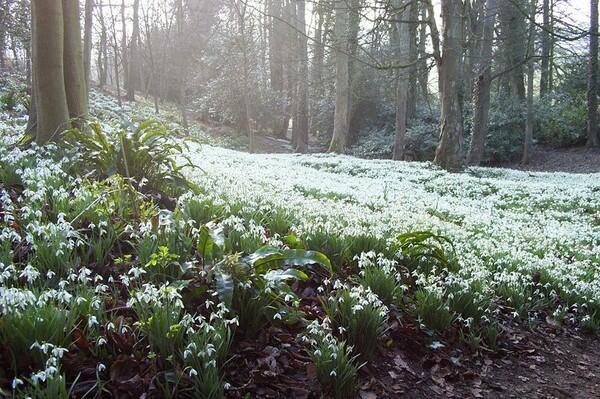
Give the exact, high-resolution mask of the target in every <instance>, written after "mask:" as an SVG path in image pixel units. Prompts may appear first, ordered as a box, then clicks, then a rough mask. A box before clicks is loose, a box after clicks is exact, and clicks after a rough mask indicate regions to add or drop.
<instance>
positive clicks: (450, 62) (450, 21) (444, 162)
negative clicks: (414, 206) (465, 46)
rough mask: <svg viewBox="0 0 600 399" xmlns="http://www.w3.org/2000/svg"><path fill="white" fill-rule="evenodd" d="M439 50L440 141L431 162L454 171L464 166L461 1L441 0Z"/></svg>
mask: <svg viewBox="0 0 600 399" xmlns="http://www.w3.org/2000/svg"><path fill="white" fill-rule="evenodd" d="M441 4H442V24H443V27H442V36H443V41H442V53H441V60H440V63H439V68H438V70H439V76H440V88H441V92H440V95H441V103H442V104H441V105H442V113H441V118H440V119H441V129H440V141H439V144H438V147H437V149H436V152H435V159H434V163H435V164H436V165H438V166H440V167H442V168H444V169H447V170H451V171H455V170H460V169H462V166H463V119H462V106H461V104H462V101H461V98H460V91H459V84H460V82H461V79H462V77H461V76H460V71H461V67H460V59H461V50H462V46H461V36H462V26H461V25H462V24H461V18H462V16H461V11H462V7H461V1H460V0H442V2H441Z"/></svg>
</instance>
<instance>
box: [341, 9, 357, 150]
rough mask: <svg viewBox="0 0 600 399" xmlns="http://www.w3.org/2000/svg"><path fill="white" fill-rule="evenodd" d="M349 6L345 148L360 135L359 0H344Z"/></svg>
mask: <svg viewBox="0 0 600 399" xmlns="http://www.w3.org/2000/svg"><path fill="white" fill-rule="evenodd" d="M344 1H345V2H346V3H348V4H349V5H350V13H349V22H348V79H349V81H350V90H349V94H348V101H349V102H348V104H349V106H348V134H347V136H346V147H348V146H351V145H353V144H354V143H356V142H357V141H358V136H359V133H360V121H361V118H360V117H361V115H360V113H359V112H358V108H359V106H360V104H359V102H360V95H359V93H358V88H357V86H358V81H359V79H358V76H357V73H356V72H357V69H356V59H357V57H358V33H359V31H360V5H361V2H360V0H344Z"/></svg>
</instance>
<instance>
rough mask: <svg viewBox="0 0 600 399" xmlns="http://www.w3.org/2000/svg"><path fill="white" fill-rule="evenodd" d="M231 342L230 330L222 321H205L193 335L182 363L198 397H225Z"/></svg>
mask: <svg viewBox="0 0 600 399" xmlns="http://www.w3.org/2000/svg"><path fill="white" fill-rule="evenodd" d="M231 339H232V336H231V331H230V329H229V327H228V326H227V325H226V324H225V323H224V322H223V321H221V320H218V321H216V322H211V323H209V322H204V323H203V324H202V326H201V327H200V329H198V330H196V331H194V332H193V333H190V334H189V336H188V339H187V346H186V349H185V350H184V352H183V355H182V360H183V364H184V365H185V367H186V368H187V370H188V374H189V375H190V378H191V380H192V383H193V387H194V397H195V398H203V399H217V398H222V397H223V395H224V394H223V378H222V368H223V366H224V365H225V363H226V361H227V357H228V354H229V348H230V345H231Z"/></svg>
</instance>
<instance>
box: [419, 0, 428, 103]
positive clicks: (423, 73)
mask: <svg viewBox="0 0 600 399" xmlns="http://www.w3.org/2000/svg"><path fill="white" fill-rule="evenodd" d="M417 4H419V7H420V8H421V9H420V15H421V20H422V21H427V7H426V5H425V3H423V2H418V3H417ZM426 28H427V25H426V24H425V23H423V22H421V25H420V27H419V44H418V46H417V58H418V63H417V80H418V86H419V98H421V99H422V100H425V102H428V101H429V100H428V99H429V68H428V67H427V51H426V44H427V29H426Z"/></svg>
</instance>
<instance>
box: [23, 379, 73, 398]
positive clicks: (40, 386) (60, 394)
mask: <svg viewBox="0 0 600 399" xmlns="http://www.w3.org/2000/svg"><path fill="white" fill-rule="evenodd" d="M17 392H18V394H19V396H18V397H23V398H35V399H69V398H70V397H71V389H67V379H66V378H65V376H63V375H61V374H55V375H53V376H52V377H49V378H46V380H45V381H43V382H42V381H40V380H35V381H34V380H31V381H29V384H28V385H27V386H26V387H25V388H24V389H22V390H21V389H18V390H17Z"/></svg>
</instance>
